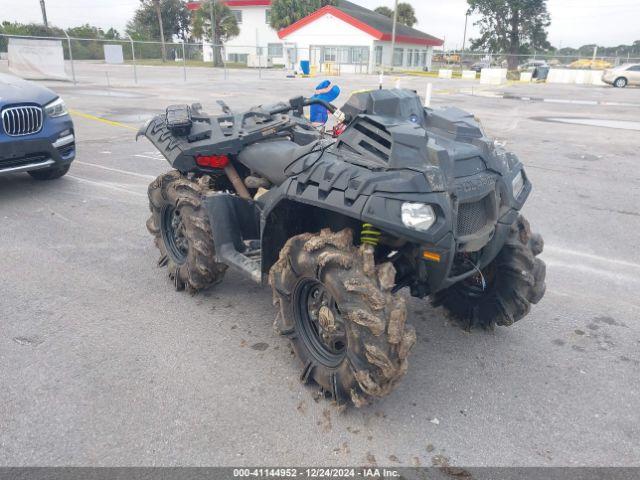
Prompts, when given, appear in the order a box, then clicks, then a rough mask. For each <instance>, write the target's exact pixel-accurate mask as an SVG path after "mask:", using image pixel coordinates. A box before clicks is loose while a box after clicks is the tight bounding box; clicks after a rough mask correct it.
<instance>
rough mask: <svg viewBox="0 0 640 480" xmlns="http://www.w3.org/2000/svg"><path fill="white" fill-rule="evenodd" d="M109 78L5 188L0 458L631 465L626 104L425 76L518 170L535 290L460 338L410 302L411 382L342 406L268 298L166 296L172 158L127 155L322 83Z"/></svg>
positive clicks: (242, 74) (245, 294) (65, 86)
mask: <svg viewBox="0 0 640 480" xmlns="http://www.w3.org/2000/svg"><path fill="white" fill-rule="evenodd" d="M0 70H2V65H0ZM96 72H97V73H96ZM111 72H112V73H111V75H110V77H109V86H110V87H107V84H106V79H105V76H104V74H103V73H102V72H101V71H100V70H99V66H92V65H86V66H80V67H79V68H78V78H79V80H80V81H79V83H78V85H76V86H74V85H72V84H69V83H59V82H48V83H47V85H49V86H51V87H52V88H54V89H55V90H56V91H57V92H59V93H60V94H61V95H62V96H63V98H64V99H65V100H66V102H67V104H68V106H69V107H70V108H71V109H72V113H73V119H74V122H75V125H76V133H77V137H78V140H79V141H78V157H77V159H76V162H75V163H74V164H73V166H72V169H71V171H70V173H69V174H68V175H67V176H66V177H64V178H62V179H60V180H58V181H53V182H46V183H41V182H36V181H34V180H32V179H31V178H30V177H29V176H27V175H26V174H25V175H13V176H7V177H0V220H1V221H2V227H0V250H1V251H2V256H1V257H0V270H1V272H2V273H1V274H0V291H1V292H2V298H1V299H0V318H1V320H2V321H1V322H0V345H1V346H0V464H2V465H16V466H17V465H25V466H26V465H30V466H33V465H92V466H93V465H98V466H120V465H198V466H200V465H225V466H236V465H237V466H240V465H265V464H266V465H365V464H373V463H374V462H375V463H376V464H378V465H395V466H400V465H407V466H411V465H431V464H432V463H433V462H434V461H436V462H437V461H439V459H442V458H443V457H446V458H447V459H449V460H448V461H449V462H450V463H451V464H457V465H464V466H574V465H583V466H585V465H586V466H640V450H639V449H638V445H640V428H638V425H639V424H640V410H639V409H638V405H640V322H639V321H638V318H639V317H640V296H639V295H638V291H639V289H640V248H638V239H637V235H638V232H640V169H639V167H638V162H639V161H640V115H639V114H638V112H639V111H640V89H638V88H635V89H633V88H628V89H625V90H618V89H613V88H610V87H588V86H568V85H556V86H553V85H526V86H525V85H508V86H502V87H486V86H482V87H481V86H480V85H479V84H477V83H470V82H462V81H446V80H431V81H432V82H434V90H435V95H434V99H433V104H434V105H435V106H442V105H455V106H458V107H460V108H462V109H465V110H469V111H471V112H473V113H475V114H476V115H477V116H478V117H479V118H481V120H482V122H483V124H484V126H485V128H486V130H487V131H488V133H489V134H490V135H492V136H495V137H496V138H497V140H498V141H500V142H503V143H506V145H507V147H508V148H509V149H511V150H513V151H514V152H515V153H517V154H518V155H519V156H520V158H521V160H522V161H523V162H524V164H525V166H526V168H527V172H528V174H529V176H530V178H531V180H532V181H533V183H534V192H533V194H532V196H531V197H530V199H529V201H528V203H527V205H526V206H525V209H524V214H525V215H526V216H527V217H528V219H529V220H530V221H531V224H532V226H533V227H534V229H535V230H537V231H539V232H540V233H542V234H543V236H544V238H545V241H546V249H545V253H544V254H543V257H542V258H543V259H544V260H545V261H546V262H547V267H548V273H547V285H548V287H547V294H546V296H545V298H544V299H543V301H542V302H541V303H540V304H539V305H538V306H537V307H536V308H535V309H534V310H533V311H532V313H531V314H530V315H529V316H528V317H527V318H526V319H525V320H523V321H522V322H520V323H518V324H516V325H515V326H514V327H512V328H509V329H507V328H498V329H497V330H496V331H494V332H483V331H474V332H473V333H471V334H469V333H465V332H463V331H462V330H460V329H458V328H457V327H455V326H453V325H450V324H448V323H447V322H446V321H445V319H444V317H443V316H442V312H441V311H439V310H434V309H433V308H431V307H430V306H429V304H428V302H426V301H418V300H415V299H412V300H411V301H410V318H411V321H412V323H413V325H415V327H416V329H417V334H418V343H417V345H416V346H415V348H414V350H413V353H412V356H411V366H410V370H409V373H408V374H407V376H406V377H405V379H404V380H403V382H402V383H401V385H400V386H399V388H398V389H397V390H396V391H395V392H394V393H393V394H392V395H391V396H389V397H387V398H385V399H383V400H382V401H379V402H378V403H377V404H375V405H374V406H372V407H369V408H365V409H361V410H357V409H350V410H347V411H346V412H343V413H341V412H338V411H337V410H336V409H335V408H334V407H332V406H331V405H330V404H329V403H328V402H327V401H324V400H320V401H316V400H314V390H313V389H312V388H310V387H305V386H303V385H301V384H300V383H299V381H298V375H299V366H298V364H297V360H296V359H295V358H294V357H293V356H292V354H291V351H290V348H289V346H288V345H287V343H286V341H285V340H284V339H282V338H279V337H277V336H276V334H275V333H274V331H273V330H272V321H273V318H274V315H275V312H274V309H273V308H272V306H271V293H270V290H269V289H268V288H267V287H265V288H261V287H258V286H256V285H254V284H252V283H250V282H249V281H247V280H245V279H243V278H241V277H240V276H239V275H237V274H235V273H230V274H229V275H228V276H227V277H226V279H225V281H224V282H223V283H222V284H221V285H218V286H216V287H214V288H213V289H211V290H209V291H206V292H203V293H200V294H198V295H197V296H195V297H191V296H189V295H188V294H186V293H178V292H175V291H174V290H173V289H172V287H171V284H170V282H169V279H168V278H167V276H166V273H165V271H164V270H162V269H159V268H157V267H156V260H157V253H156V250H155V248H154V246H153V244H152V241H151V237H150V235H149V234H148V233H147V231H146V228H145V221H146V219H147V216H148V206H147V199H146V190H147V185H148V184H149V182H151V181H152V180H153V178H155V177H156V176H157V175H158V174H160V173H162V172H165V171H167V170H168V169H169V165H168V164H167V163H166V162H165V161H164V160H163V159H161V158H160V157H159V155H158V154H157V153H156V152H155V151H154V150H153V147H152V146H151V144H150V143H148V142H147V141H146V140H140V141H138V142H135V140H134V135H135V130H136V129H137V127H138V126H139V125H140V124H141V123H142V122H143V121H144V120H145V119H146V118H149V116H151V115H153V114H154V113H157V112H159V111H161V110H162V109H163V107H164V106H165V105H168V104H172V103H192V102H195V101H199V102H201V103H202V104H203V106H204V107H205V110H209V111H217V110H218V109H219V107H218V106H217V105H216V103H215V101H216V100H217V99H223V100H225V101H226V102H227V103H228V104H229V105H230V106H232V107H234V108H238V109H240V108H244V107H249V106H251V105H254V104H258V103H267V102H273V101H277V100H281V99H286V98H289V97H292V96H295V95H299V94H308V93H310V92H311V91H312V89H313V86H314V85H315V84H316V83H317V82H318V80H317V79H286V78H284V75H283V74H282V73H279V72H263V75H262V78H261V79H260V78H258V76H257V74H256V72H252V71H230V72H229V75H228V78H227V79H225V78H224V76H223V74H222V72H219V71H214V70H211V69H202V71H198V72H195V73H191V72H190V78H189V82H187V83H184V82H183V81H182V70H181V69H179V68H175V67H146V68H145V67H140V68H139V76H140V83H139V84H138V85H137V86H132V85H131V82H130V80H129V79H128V75H129V72H128V71H125V70H124V69H123V70H121V74H118V72H119V71H118V70H111ZM114 72H115V73H114ZM336 81H337V82H338V83H339V84H340V85H341V87H342V89H343V91H344V92H350V91H354V90H358V89H362V88H372V87H375V86H376V84H377V76H361V77H355V76H353V77H351V76H343V77H341V78H339V79H336ZM427 81H428V80H427V79H425V78H420V77H407V78H402V79H401V82H402V86H403V87H408V88H415V89H416V90H418V92H420V93H422V92H424V91H425V88H426V83H427ZM387 84H388V85H389V86H392V85H393V79H391V78H388V79H387ZM505 96H506V98H505ZM340 100H342V101H344V100H346V95H344V94H343V96H341V99H340ZM543 100H546V101H543ZM104 120H107V121H104Z"/></svg>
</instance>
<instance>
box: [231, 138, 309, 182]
mask: <svg viewBox="0 0 640 480" xmlns="http://www.w3.org/2000/svg"><path fill="white" fill-rule="evenodd" d="M315 146H316V143H315V142H313V143H310V144H309V145H304V146H300V145H298V144H297V143H294V142H292V141H290V140H275V141H266V142H260V143H255V144H253V145H250V146H249V147H247V148H245V149H244V150H243V151H242V152H241V153H240V155H239V156H238V160H239V161H240V163H242V164H243V165H244V166H245V167H247V168H249V169H250V170H251V171H252V172H254V173H257V174H258V175H260V176H261V177H263V178H266V179H267V180H269V181H270V182H271V183H273V184H274V185H280V184H282V183H283V182H284V181H285V180H286V179H287V174H286V173H285V171H286V169H287V167H289V165H291V164H292V163H293V162H295V161H296V160H298V159H299V158H300V157H302V156H304V155H306V154H307V153H309V152H311V151H312V150H313V148H314V147H315Z"/></svg>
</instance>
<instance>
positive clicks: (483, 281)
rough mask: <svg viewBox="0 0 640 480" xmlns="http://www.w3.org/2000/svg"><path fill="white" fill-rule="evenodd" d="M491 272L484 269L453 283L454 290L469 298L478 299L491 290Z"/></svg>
mask: <svg viewBox="0 0 640 480" xmlns="http://www.w3.org/2000/svg"><path fill="white" fill-rule="evenodd" d="M493 277H494V275H493V272H492V271H488V270H485V271H483V272H482V273H480V272H478V273H476V274H475V275H472V276H471V277H469V278H467V279H465V280H463V281H461V282H458V283H456V284H455V288H456V290H457V291H458V292H459V293H460V294H462V295H463V296H465V297H467V298H470V299H480V298H482V297H485V296H487V295H488V294H489V293H490V291H491V290H492V288H491V287H492V285H493V280H494V279H493Z"/></svg>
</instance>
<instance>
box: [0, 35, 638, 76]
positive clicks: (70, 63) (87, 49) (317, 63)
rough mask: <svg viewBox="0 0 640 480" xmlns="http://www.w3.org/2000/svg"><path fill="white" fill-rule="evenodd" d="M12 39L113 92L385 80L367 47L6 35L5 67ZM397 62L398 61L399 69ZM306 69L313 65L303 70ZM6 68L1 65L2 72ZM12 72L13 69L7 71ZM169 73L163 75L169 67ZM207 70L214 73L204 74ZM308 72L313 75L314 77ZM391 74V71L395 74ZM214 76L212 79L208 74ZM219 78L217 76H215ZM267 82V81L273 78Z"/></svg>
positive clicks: (588, 64)
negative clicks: (54, 49) (174, 85)
mask: <svg viewBox="0 0 640 480" xmlns="http://www.w3.org/2000/svg"><path fill="white" fill-rule="evenodd" d="M10 38H20V39H34V40H35V39H46V40H56V41H59V42H60V44H61V46H62V49H63V55H64V59H65V69H66V72H67V75H68V77H69V79H71V80H73V81H74V82H89V83H102V84H105V85H107V86H111V85H114V84H126V85H129V84H137V83H152V82H157V81H167V80H170V81H183V82H187V81H190V80H198V79H202V78H203V76H204V75H211V74H213V75H217V76H220V77H222V78H225V79H227V78H228V77H229V76H230V75H233V72H234V71H235V70H237V69H248V70H249V71H251V72H253V73H255V75H256V76H257V77H258V78H262V77H263V75H265V72H269V71H278V72H285V73H287V74H293V73H294V72H298V73H303V71H304V73H305V74H308V75H311V76H313V75H318V74H321V75H341V74H347V73H348V74H371V73H378V72H379V71H380V70H381V69H382V68H385V66H383V65H381V64H380V62H381V58H380V57H381V56H380V55H379V52H378V49H379V48H380V47H375V48H374V49H372V48H370V47H367V46H332V45H317V46H314V45H312V46H310V47H309V48H308V49H303V48H300V47H298V46H296V45H293V44H287V43H279V44H268V45H262V46H259V45H236V44H233V42H229V43H228V44H227V45H213V44H211V43H207V42H202V43H177V42H165V43H164V44H163V43H161V42H151V41H138V40H132V39H130V38H126V39H123V38H118V39H86V38H73V37H33V36H15V35H5V34H0V60H3V59H6V57H7V49H8V44H9V39H10ZM401 47H402V45H400V47H396V50H402V54H401V55H398V58H400V59H402V60H401V62H400V65H397V66H395V67H394V68H393V70H394V72H397V73H401V72H403V71H416V70H418V71H422V70H428V71H431V72H437V71H438V70H439V69H443V68H444V69H451V70H454V71H460V70H476V71H480V70H481V69H483V68H490V67H500V68H508V69H509V70H527V69H531V68H535V67H537V66H550V67H553V68H575V69H593V70H602V69H605V68H610V67H614V66H617V65H620V64H623V63H627V62H629V63H640V55H638V56H637V57H635V58H634V57H633V56H631V55H630V54H628V55H626V56H604V57H603V56H599V55H597V52H594V54H593V55H590V56H586V55H584V56H581V55H577V54H576V55H557V54H530V55H508V54H502V53H492V52H475V51H474V52H470V51H465V52H460V51H438V50H435V51H433V52H430V53H429V55H428V60H427V61H425V59H426V58H427V53H426V50H425V51H424V52H423V51H418V50H415V49H410V48H407V49H404V50H403V49H402V48H401ZM395 61H396V59H395V57H394V62H395ZM303 63H304V64H306V65H303ZM2 65H3V63H2V62H0V67H2ZM4 65H6V62H5V63H4ZM167 66H172V67H174V68H171V69H167V70H166V71H165V72H162V71H160V70H158V68H146V67H167ZM203 68H208V69H211V70H203ZM307 69H308V70H307ZM385 69H387V70H388V69H389V68H388V67H387V68H385ZM207 72H209V73H207ZM212 72H213V73H212ZM267 76H268V74H267Z"/></svg>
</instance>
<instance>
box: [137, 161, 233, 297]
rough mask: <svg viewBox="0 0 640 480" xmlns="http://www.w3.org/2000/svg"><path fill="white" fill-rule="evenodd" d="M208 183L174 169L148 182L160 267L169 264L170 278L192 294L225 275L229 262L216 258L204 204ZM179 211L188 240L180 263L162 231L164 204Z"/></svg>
mask: <svg viewBox="0 0 640 480" xmlns="http://www.w3.org/2000/svg"><path fill="white" fill-rule="evenodd" d="M206 190H207V183H206V181H203V180H202V179H200V180H198V181H192V180H189V179H187V178H185V177H184V176H183V175H182V174H180V172H178V171H175V170H172V171H170V172H168V173H165V174H163V175H160V176H159V177H158V178H156V179H155V180H154V181H153V182H151V184H150V185H149V189H148V195H149V209H150V210H151V216H150V217H149V219H148V220H147V230H149V233H151V234H152V235H153V237H154V242H155V245H156V247H157V248H158V250H159V251H160V259H159V261H158V265H159V266H164V265H166V266H167V270H168V274H169V278H170V279H171V281H172V283H173V285H174V287H175V288H176V290H185V289H186V290H187V291H189V292H190V293H192V294H195V293H197V292H198V291H200V290H204V289H206V288H208V287H211V286H213V285H215V284H217V283H220V282H221V281H222V279H223V278H224V275H225V272H226V270H227V265H225V264H223V263H218V262H216V261H215V246H214V244H213V235H212V233H211V226H210V225H209V219H208V217H207V213H206V210H205V208H204V207H203V205H202V199H203V194H204V193H205V192H206ZM167 205H171V206H173V207H174V208H178V209H179V210H180V216H181V218H182V222H183V224H184V227H185V234H186V238H187V243H188V254H187V259H186V261H185V263H183V264H181V265H178V264H177V263H176V262H174V261H173V259H172V258H171V257H170V256H169V255H168V254H167V248H166V246H165V244H164V241H163V239H162V234H161V227H160V222H161V216H162V210H163V208H164V207H165V206H167Z"/></svg>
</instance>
